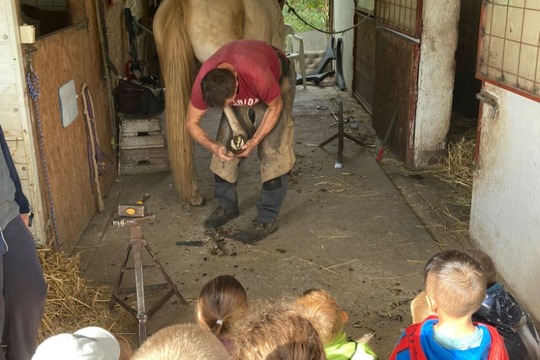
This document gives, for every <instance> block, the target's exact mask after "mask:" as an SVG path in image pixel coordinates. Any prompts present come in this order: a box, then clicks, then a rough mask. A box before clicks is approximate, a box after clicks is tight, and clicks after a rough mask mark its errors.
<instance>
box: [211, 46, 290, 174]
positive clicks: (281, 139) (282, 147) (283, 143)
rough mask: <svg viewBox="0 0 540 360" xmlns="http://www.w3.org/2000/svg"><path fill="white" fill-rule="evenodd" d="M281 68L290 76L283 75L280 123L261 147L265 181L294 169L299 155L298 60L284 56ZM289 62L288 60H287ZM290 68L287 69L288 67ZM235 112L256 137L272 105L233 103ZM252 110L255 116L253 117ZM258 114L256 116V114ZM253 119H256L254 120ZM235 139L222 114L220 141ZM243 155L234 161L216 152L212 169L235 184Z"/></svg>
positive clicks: (249, 132)
mask: <svg viewBox="0 0 540 360" xmlns="http://www.w3.org/2000/svg"><path fill="white" fill-rule="evenodd" d="M280 59H281V57H280ZM281 60H282V61H281V69H282V73H283V70H285V71H286V76H281V81H280V83H281V84H280V85H281V98H282V101H283V110H282V111H281V114H280V116H279V119H278V121H277V123H276V126H275V127H274V128H273V129H272V131H271V132H270V133H269V134H268V135H267V136H266V137H265V138H264V139H263V140H262V141H261V143H260V144H259V146H258V148H257V156H258V158H259V164H260V173H261V182H263V183H264V182H266V181H268V180H272V179H274V178H277V177H278V176H281V175H284V174H287V173H288V172H289V171H291V169H292V168H293V165H294V161H295V155H294V149H293V141H294V120H293V118H292V106H293V102H294V96H295V92H296V71H295V69H294V63H293V62H289V61H288V60H287V59H286V58H285V60H286V62H284V61H283V59H281ZM287 62H288V63H287ZM285 68H286V69H285ZM232 108H233V111H234V112H235V114H236V117H237V118H238V121H239V122H240V124H241V125H242V127H243V128H244V130H245V131H246V133H247V135H248V138H251V137H253V134H255V131H256V129H257V126H258V125H259V124H260V122H261V120H262V118H263V116H264V114H265V112H266V109H267V108H268V106H267V105H266V104H265V103H262V102H259V103H257V104H255V105H254V106H252V107H248V106H233V107H232ZM250 113H251V118H250V116H249V115H250ZM253 115H254V116H253ZM252 119H253V121H252ZM231 138H232V130H231V128H230V126H229V122H228V120H227V118H226V117H225V114H222V116H221V121H220V124H219V128H218V133H217V136H216V142H217V143H218V144H222V145H224V146H225V147H227V148H228V145H227V144H229V141H230V140H231ZM240 160H241V159H239V158H236V157H235V158H234V159H233V160H231V161H221V160H219V159H218V158H217V157H216V156H215V155H214V156H212V161H211V163H210V170H211V171H212V172H213V173H215V174H216V175H218V176H219V177H221V178H222V179H225V180H226V181H228V182H230V183H235V182H236V180H237V179H238V167H239V165H240Z"/></svg>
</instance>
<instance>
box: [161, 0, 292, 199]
mask: <svg viewBox="0 0 540 360" xmlns="http://www.w3.org/2000/svg"><path fill="white" fill-rule="evenodd" d="M153 30H154V37H155V41H156V47H157V52H158V56H159V61H160V67H161V73H162V77H163V81H164V85H165V88H166V90H165V116H166V121H167V141H168V147H169V161H170V164H171V169H172V172H173V175H174V181H175V184H176V188H177V190H178V193H179V194H180V197H181V198H182V199H183V200H185V201H189V202H190V204H191V205H201V204H202V202H203V198H202V196H201V195H200V193H199V191H198V188H197V178H196V175H195V164H194V162H193V142H192V139H191V137H190V136H189V134H188V132H187V130H186V128H185V115H186V109H187V106H188V104H189V100H190V95H191V86H192V84H193V80H194V78H195V75H196V74H195V64H196V61H197V60H198V61H199V62H201V63H202V62H204V61H205V60H206V59H208V58H209V57H210V56H211V55H212V54H213V53H214V52H215V51H216V50H217V49H219V48H220V47H221V46H222V45H224V44H226V43H228V42H230V41H232V40H237V39H257V40H262V41H266V42H267V43H269V44H272V45H273V46H275V47H277V48H280V49H281V48H283V36H284V24H283V16H282V14H281V9H280V7H279V5H278V2H277V1H276V0H164V1H163V2H162V3H161V4H160V5H159V8H158V10H157V12H156V15H155V17H154V20H153Z"/></svg>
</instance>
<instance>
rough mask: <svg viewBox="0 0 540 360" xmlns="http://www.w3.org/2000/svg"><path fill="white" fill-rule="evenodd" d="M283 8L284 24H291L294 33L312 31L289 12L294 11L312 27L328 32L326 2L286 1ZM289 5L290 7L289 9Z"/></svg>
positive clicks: (312, 0)
mask: <svg viewBox="0 0 540 360" xmlns="http://www.w3.org/2000/svg"><path fill="white" fill-rule="evenodd" d="M286 1H287V4H286V5H285V6H284V7H283V17H284V19H285V23H286V24H291V25H292V26H293V28H294V30H295V31H296V32H304V31H309V30H312V28H311V27H310V26H308V25H306V24H305V23H304V22H303V21H302V20H300V19H298V17H297V16H296V15H295V14H294V13H293V12H292V11H291V9H290V8H292V9H294V10H295V11H296V12H297V13H298V15H300V16H301V17H302V18H303V19H304V20H305V21H306V22H308V23H309V24H311V25H312V26H314V27H316V28H318V29H322V30H328V20H329V18H328V16H329V15H328V14H329V8H328V0H286ZM289 5H290V7H289Z"/></svg>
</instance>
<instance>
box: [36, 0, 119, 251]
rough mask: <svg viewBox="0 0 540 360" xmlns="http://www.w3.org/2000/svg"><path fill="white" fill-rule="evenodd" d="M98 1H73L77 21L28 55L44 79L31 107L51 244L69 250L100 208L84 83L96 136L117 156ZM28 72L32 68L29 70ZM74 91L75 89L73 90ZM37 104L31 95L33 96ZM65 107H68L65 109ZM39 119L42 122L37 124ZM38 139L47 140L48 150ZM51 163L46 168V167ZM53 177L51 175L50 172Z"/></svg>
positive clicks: (109, 174) (105, 178)
mask: <svg viewBox="0 0 540 360" xmlns="http://www.w3.org/2000/svg"><path fill="white" fill-rule="evenodd" d="M94 5H95V2H94V1H90V0H84V1H80V0H76V1H75V0H72V1H71V3H70V10H71V17H72V20H73V21H72V23H73V25H71V26H69V27H67V28H65V29H61V30H59V31H56V32H53V33H51V34H48V35H46V36H44V37H41V38H38V39H37V41H36V43H35V44H33V46H32V48H34V49H35V51H33V52H31V53H30V54H29V55H28V57H29V58H30V59H31V61H32V68H33V72H34V74H35V78H37V79H38V81H39V95H38V96H37V100H36V103H37V105H38V109H39V115H38V112H37V111H36V107H35V106H32V110H31V111H32V112H33V122H34V127H35V130H34V131H35V134H36V136H37V138H36V139H35V143H36V146H39V147H40V151H39V153H40V154H41V156H42V158H41V159H40V162H41V164H40V165H39V167H40V171H41V178H42V182H43V185H44V186H42V188H43V189H48V191H47V194H45V195H44V197H45V203H46V205H45V208H47V210H48V212H49V214H48V219H45V221H48V222H49V232H50V233H51V237H50V238H49V239H47V242H49V243H51V245H52V246H53V247H57V248H58V249H59V250H61V251H62V252H66V253H70V252H71V250H72V249H73V247H74V245H75V244H76V242H77V241H78V239H79V237H80V236H81V234H82V233H83V231H84V230H85V228H86V226H87V225H88V223H89V222H90V220H91V218H92V216H93V215H94V213H95V211H96V209H97V202H96V199H97V195H96V192H97V188H96V187H95V185H94V182H93V179H92V178H91V176H90V158H89V155H88V153H89V148H88V146H87V144H88V136H87V132H86V120H85V117H84V116H83V109H84V105H83V101H82V96H81V88H82V84H83V83H85V84H87V85H88V89H89V92H90V94H91V96H92V100H93V105H94V107H93V109H92V112H93V115H94V117H95V120H96V125H95V127H96V131H97V138H98V141H99V143H100V146H101V150H102V151H103V154H104V155H107V157H108V159H114V158H115V156H114V152H113V149H112V145H111V138H112V136H113V128H112V119H111V118H110V115H109V98H108V96H107V87H106V83H105V80H104V79H103V76H102V72H101V64H100V59H101V55H100V54H101V53H100V46H99V40H98V39H99V38H98V31H97V22H96V19H97V15H96V8H95V6H94ZM27 71H28V70H27ZM71 83H73V86H74V93H75V96H77V97H76V99H75V100H73V96H69V99H70V101H69V102H68V101H66V102H64V103H61V102H60V92H61V91H64V89H65V88H66V87H65V86H64V85H66V84H71ZM69 93H70V94H72V92H69ZM29 101H30V102H32V99H30V100H29ZM62 106H64V107H62ZM67 108H69V109H70V111H69V113H70V115H72V116H70V118H71V119H72V122H71V123H69V124H67V123H66V122H65V120H66V116H65V112H64V111H63V109H67ZM38 122H39V126H38ZM39 138H41V139H42V144H43V149H41V146H40V145H41V144H40V141H39ZM112 161H113V160H110V161H108V160H106V159H104V163H103V164H102V165H103V167H102V172H101V176H100V177H99V180H100V182H101V191H102V192H103V193H105V192H106V190H107V189H108V188H110V186H111V185H112V183H113V181H114V179H115V178H116V166H115V165H114V164H112V163H111V162H112ZM44 166H46V168H45V167H44ZM45 175H48V176H45Z"/></svg>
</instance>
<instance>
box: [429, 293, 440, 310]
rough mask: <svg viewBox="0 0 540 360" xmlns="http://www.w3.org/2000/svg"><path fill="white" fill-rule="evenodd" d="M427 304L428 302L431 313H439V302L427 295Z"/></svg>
mask: <svg viewBox="0 0 540 360" xmlns="http://www.w3.org/2000/svg"><path fill="white" fill-rule="evenodd" d="M426 302H427V305H428V309H429V311H431V312H432V313H437V309H438V308H439V306H438V305H437V302H436V301H435V300H434V299H433V298H432V297H431V296H429V295H427V294H426Z"/></svg>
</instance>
